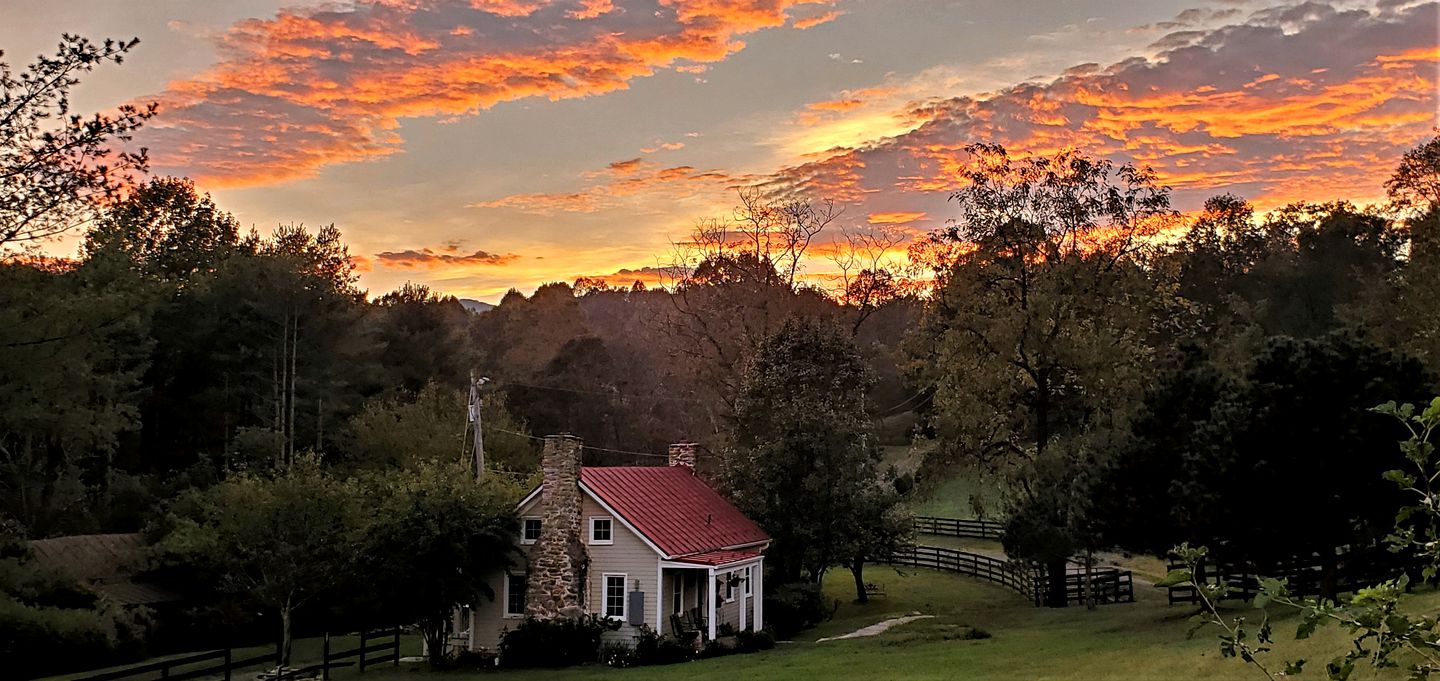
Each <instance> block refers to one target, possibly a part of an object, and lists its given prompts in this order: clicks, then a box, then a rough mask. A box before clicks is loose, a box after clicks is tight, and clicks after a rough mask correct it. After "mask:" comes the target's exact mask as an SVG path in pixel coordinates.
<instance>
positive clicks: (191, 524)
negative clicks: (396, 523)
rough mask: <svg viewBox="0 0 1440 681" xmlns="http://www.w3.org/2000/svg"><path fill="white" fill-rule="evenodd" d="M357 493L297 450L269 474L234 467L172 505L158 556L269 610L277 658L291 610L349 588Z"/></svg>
mask: <svg viewBox="0 0 1440 681" xmlns="http://www.w3.org/2000/svg"><path fill="white" fill-rule="evenodd" d="M360 517H361V496H360V494H359V492H358V490H357V489H356V486H355V484H354V483H353V482H352V481H348V480H340V479H337V478H335V477H334V476H332V475H330V474H329V473H327V472H326V471H325V470H323V469H322V468H321V466H320V462H319V461H318V459H316V458H315V457H311V456H300V457H297V458H296V460H295V462H294V464H293V465H292V466H291V467H290V468H288V469H286V470H283V471H279V472H278V473H277V474H276V475H275V476H274V477H272V478H266V477H262V476H260V475H257V474H254V473H243V472H242V473H238V474H235V475H233V476H231V477H230V478H228V479H227V480H225V481H224V482H222V483H220V484H218V485H216V486H214V487H211V488H209V489H207V490H203V491H201V490H191V491H188V492H186V493H184V494H183V495H182V496H181V497H180V498H179V499H178V500H177V501H176V502H175V504H174V505H173V506H172V508H171V509H170V513H169V515H168V517H167V518H166V521H165V524H166V525H167V526H168V527H167V528H166V529H167V530H168V531H167V532H165V534H164V538H163V540H162V541H161V543H160V545H159V551H160V552H161V555H162V560H163V561H164V562H166V563H167V564H172V565H183V566H185V567H186V568H188V569H190V570H197V571H199V572H200V574H202V575H207V576H208V577H207V578H202V580H200V581H201V582H202V583H206V582H208V583H213V584H214V585H216V587H218V589H219V590H220V591H222V592H226V593H232V594H236V595H240V596H243V597H244V598H245V599H246V600H248V601H250V602H252V603H254V604H255V605H258V606H260V607H263V608H265V609H266V610H268V611H270V612H273V613H275V614H276V615H277V616H278V619H279V620H280V622H279V623H280V625H281V642H282V645H283V650H282V654H281V660H282V664H284V663H286V662H288V660H289V653H290V641H291V626H292V615H293V614H294V613H295V612H296V611H298V610H302V609H304V608H306V606H309V605H311V604H312V603H313V602H315V601H316V600H318V599H322V598H324V597H326V596H327V595H335V594H337V593H339V592H341V591H342V590H343V589H344V588H346V587H347V586H349V585H350V584H351V583H352V582H351V579H352V577H353V576H354V575H355V570H356V569H357V568H358V567H359V561H358V560H357V559H358V558H359V555H360V553H359V550H358V549H359V547H360V545H361V540H362V530H363V528H362V526H361V523H360V522H359V520H358V519H359V518H360Z"/></svg>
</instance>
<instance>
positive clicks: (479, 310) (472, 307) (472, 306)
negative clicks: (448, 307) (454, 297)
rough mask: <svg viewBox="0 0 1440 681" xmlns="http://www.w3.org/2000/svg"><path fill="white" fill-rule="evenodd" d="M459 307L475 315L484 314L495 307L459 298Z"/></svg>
mask: <svg viewBox="0 0 1440 681" xmlns="http://www.w3.org/2000/svg"><path fill="white" fill-rule="evenodd" d="M460 305H461V307H464V308H465V309H467V310H469V311H471V312H474V313H475V314H485V313H486V312H489V311H491V310H493V309H495V306H494V305H491V304H490V303H486V302H482V301H479V300H471V299H469V298H461V299H460Z"/></svg>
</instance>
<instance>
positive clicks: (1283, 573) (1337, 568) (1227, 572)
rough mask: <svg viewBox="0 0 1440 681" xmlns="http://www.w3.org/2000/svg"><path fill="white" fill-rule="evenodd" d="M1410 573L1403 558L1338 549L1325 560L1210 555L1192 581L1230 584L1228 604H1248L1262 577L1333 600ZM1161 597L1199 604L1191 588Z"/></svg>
mask: <svg viewBox="0 0 1440 681" xmlns="http://www.w3.org/2000/svg"><path fill="white" fill-rule="evenodd" d="M1166 567H1167V569H1169V570H1179V569H1182V568H1184V567H1185V566H1184V565H1181V564H1179V563H1177V562H1174V561H1171V562H1170V563H1169V564H1168V565H1167V566H1166ZM1411 568H1412V566H1411V565H1410V562H1408V561H1407V560H1406V558H1405V557H1404V556H1400V555H1397V554H1395V553H1392V552H1390V551H1388V550H1387V549H1385V548H1384V547H1382V546H1365V547H1359V548H1356V547H1349V546H1342V547H1339V548H1337V549H1335V550H1334V552H1333V553H1332V554H1330V555H1322V554H1319V553H1312V554H1310V555H1308V556H1292V557H1288V558H1282V559H1277V560H1271V561H1267V562H1264V563H1253V562H1250V563H1242V562H1237V561H1227V560H1225V559H1224V558H1223V556H1222V557H1219V558H1218V559H1217V558H1216V557H1213V556H1212V557H1211V558H1209V559H1207V560H1206V561H1205V562H1203V563H1201V564H1200V569H1199V571H1198V573H1197V574H1196V575H1195V580H1196V581H1197V582H1200V583H1205V584H1216V585H1218V584H1221V583H1224V584H1227V585H1229V587H1230V592H1229V593H1228V594H1227V595H1226V597H1225V598H1226V599H1227V600H1231V599H1234V600H1250V599H1252V598H1254V597H1255V595H1256V594H1257V593H1259V587H1260V578H1261V577H1273V578H1275V579H1284V580H1285V582H1286V588H1287V589H1288V590H1289V591H1290V593H1292V594H1294V595H1297V596H1320V595H1338V594H1344V593H1354V592H1355V591H1357V590H1359V589H1362V588H1365V587H1367V586H1373V585H1375V584H1378V583H1379V582H1383V581H1385V580H1388V579H1394V578H1396V577H1399V576H1400V575H1401V574H1404V573H1405V572H1406V571H1407V569H1411ZM1166 596H1167V598H1168V600H1169V602H1170V605H1175V604H1177V603H1181V604H1188V605H1194V604H1198V603H1199V602H1200V595H1199V594H1198V593H1196V591H1195V587H1192V586H1171V587H1166Z"/></svg>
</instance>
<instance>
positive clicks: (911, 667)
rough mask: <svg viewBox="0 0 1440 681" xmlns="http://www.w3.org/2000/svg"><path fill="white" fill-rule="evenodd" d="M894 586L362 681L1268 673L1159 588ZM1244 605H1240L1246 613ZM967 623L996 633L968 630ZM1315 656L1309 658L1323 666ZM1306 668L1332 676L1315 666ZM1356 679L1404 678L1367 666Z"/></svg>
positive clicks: (1424, 600) (917, 581) (951, 582)
mask: <svg viewBox="0 0 1440 681" xmlns="http://www.w3.org/2000/svg"><path fill="white" fill-rule="evenodd" d="M867 575H868V577H869V579H870V580H873V581H878V582H883V583H884V584H885V586H886V590H887V591H888V594H889V595H888V596H887V597H885V598H882V599H876V600H875V601H873V602H871V603H870V604H868V605H863V606H861V605H855V604H853V603H851V602H850V599H851V598H853V596H854V594H853V592H851V591H849V590H848V588H849V587H850V584H851V583H850V581H849V574H848V573H845V572H842V571H835V572H832V573H831V575H830V578H829V579H827V581H826V585H825V586H826V591H827V594H828V595H829V596H830V597H831V598H834V599H837V600H840V601H841V605H840V608H839V611H838V612H837V614H836V617H835V619H833V620H832V621H829V622H826V623H825V624H823V625H822V626H820V627H818V628H816V629H814V630H812V631H809V632H806V633H805V634H804V635H803V636H801V637H800V639H799V640H797V641H795V642H790V643H781V644H780V646H779V647H778V648H776V649H775V650H772V651H768V652H764V653H757V654H753V655H738V656H731V657H724V658H718V659H711V660H702V661H697V662H690V663H685V664H681V665H669V666H658V667H640V668H636V669H610V668H606V667H602V666H598V665H592V666H587V667H579V668H572V669H562V670H529V671H487V672H446V673H431V672H426V671H423V670H422V669H420V668H419V667H418V666H402V667H401V668H400V669H397V670H388V669H387V670H378V671H375V672H367V673H366V674H365V675H364V676H363V677H360V678H363V679H365V680H366V681H402V680H403V679H409V680H412V681H422V680H423V679H431V680H432V681H472V680H473V681H481V680H483V679H493V680H495V681H502V680H514V681H522V680H523V681H548V680H549V679H557V680H559V681H566V680H571V679H574V680H580V679H607V680H612V681H650V680H652V679H682V678H683V679H687V680H693V681H705V680H710V679H713V680H715V681H731V680H733V679H747V680H748V679H801V680H804V679H814V680H817V681H822V680H823V681H834V680H835V679H994V680H997V681H998V680H1002V679H1003V680H1006V681H1010V680H1013V679H1074V680H1076V681H1080V680H1084V679H1133V680H1137V681H1138V680H1142V679H1143V680H1145V681H1151V680H1155V679H1261V680H1263V678H1264V677H1263V676H1261V675H1260V674H1259V673H1258V672H1256V671H1255V670H1254V669H1250V668H1247V667H1246V666H1245V665H1244V664H1242V663H1240V662H1238V661H1236V660H1227V659H1222V658H1221V657H1220V655H1219V653H1218V652H1217V649H1216V646H1215V640H1214V638H1213V635H1212V634H1211V633H1208V632H1207V633H1204V634H1201V635H1198V636H1197V637H1196V638H1195V639H1194V640H1187V639H1186V635H1185V633H1186V630H1187V628H1188V626H1189V625H1188V622H1187V619H1188V617H1189V616H1190V614H1191V612H1192V611H1191V610H1189V609H1187V608H1185V607H1183V606H1174V607H1170V606H1166V605H1165V598H1164V594H1163V593H1162V592H1159V591H1158V590H1155V589H1151V588H1145V587H1137V592H1139V593H1137V596H1138V598H1139V602H1137V603H1133V604H1123V605H1109V606H1103V607H1101V608H1099V609H1097V610H1094V611H1086V610H1084V609H1083V608H1068V609H1058V610H1050V609H1040V608H1035V607H1032V606H1031V605H1029V604H1028V603H1027V602H1025V601H1024V600H1023V599H1021V598H1020V597H1018V596H1016V595H1015V594H1013V593H1011V592H1009V591H1007V590H1005V589H1002V588H1000V587H998V586H993V585H990V584H988V583H985V582H980V581H977V580H973V579H969V578H965V577H958V576H954V575H950V574H946V573H939V572H933V571H929V570H905V571H904V572H897V571H896V570H893V569H888V568H875V569H871V570H869V571H867ZM1410 605H1411V607H1416V608H1426V609H1436V608H1440V594H1433V593H1427V594H1424V595H1420V596H1417V597H1414V598H1413V599H1412V600H1411V601H1410ZM912 612H920V613H923V614H933V615H936V616H937V617H936V618H935V619H929V620H921V621H918V622H912V623H910V624H906V625H902V626H899V627H896V628H893V629H891V630H890V631H888V632H886V633H884V634H881V635H879V636H876V637H872V638H863V639H853V640H846V641H828V642H824V643H815V642H814V641H815V639H817V638H819V637H822V636H834V635H837V634H842V633H846V632H849V631H853V630H855V629H858V628H860V627H862V626H865V625H868V624H873V623H875V622H878V621H881V620H884V619H887V618H890V617H894V616H900V615H905V614H909V613H912ZM1242 614H1243V613H1242ZM967 627H979V628H981V629H984V630H985V631H988V632H989V633H990V634H992V635H993V638H990V639H987V640H962V639H960V638H959V635H960V633H961V632H963V631H964V630H965V628H967ZM1293 632H1294V629H1293V625H1292V624H1291V623H1290V622H1288V621H1282V622H1281V623H1280V624H1278V625H1277V626H1276V634H1277V637H1279V638H1281V639H1282V640H1281V641H1280V642H1279V644H1278V649H1279V651H1280V654H1283V655H1285V656H1300V657H1314V656H1316V655H1323V654H1329V653H1333V652H1334V651H1339V650H1343V649H1344V647H1345V645H1346V640H1345V639H1344V638H1343V636H1342V635H1341V633H1340V632H1338V631H1336V630H1333V629H1327V630H1322V631H1321V632H1320V633H1319V634H1317V635H1316V636H1315V637H1314V638H1312V639H1310V640H1308V641H1291V640H1288V639H1289V638H1291V637H1293ZM1316 662H1319V660H1313V661H1312V662H1311V664H1312V665H1315V664H1316ZM1300 678H1324V675H1323V672H1321V671H1320V670H1318V669H1312V670H1311V671H1308V672H1306V673H1305V674H1304V675H1303V676H1302V677H1300ZM1352 678H1361V679H1364V678H1387V679H1388V678H1395V679H1400V678H1404V674H1402V673H1399V672H1396V671H1394V670H1390V671H1389V672H1388V673H1387V674H1386V675H1384V676H1377V675H1376V674H1375V673H1374V672H1373V671H1372V670H1370V669H1368V668H1366V669H1363V670H1360V671H1359V672H1357V674H1356V675H1355V676H1354V677H1352Z"/></svg>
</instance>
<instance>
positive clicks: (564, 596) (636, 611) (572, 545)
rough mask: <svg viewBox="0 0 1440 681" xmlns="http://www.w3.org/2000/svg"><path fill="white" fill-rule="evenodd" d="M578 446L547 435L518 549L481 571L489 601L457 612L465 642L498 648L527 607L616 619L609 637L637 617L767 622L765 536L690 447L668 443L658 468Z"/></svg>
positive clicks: (535, 612) (671, 628) (655, 622)
mask: <svg viewBox="0 0 1440 681" xmlns="http://www.w3.org/2000/svg"><path fill="white" fill-rule="evenodd" d="M581 447H582V445H581V441H580V440H579V438H576V437H573V436H570V435H556V436H550V437H547V438H545V450H544V454H543V457H542V462H541V464H542V467H543V469H544V474H543V478H542V483H541V485H540V487H538V488H537V489H536V490H535V491H534V492H531V493H530V494H529V495H528V496H526V497H525V499H524V500H522V501H521V502H520V505H519V514H520V517H521V518H522V521H521V526H522V527H521V531H520V535H519V536H517V537H516V538H515V542H516V544H517V545H518V546H519V548H520V549H521V552H522V554H523V555H524V558H523V560H521V561H519V564H517V565H515V566H513V567H511V568H510V569H509V570H507V571H505V572H503V573H496V574H493V575H490V580H489V582H488V583H489V584H490V585H491V586H493V587H495V599H494V600H493V601H491V602H486V603H481V604H479V605H477V606H475V607H473V608H472V609H470V611H469V612H468V613H466V614H464V615H463V617H465V618H466V619H468V622H461V623H460V626H459V627H457V629H459V630H462V631H463V630H465V629H467V628H468V632H466V633H465V634H464V637H465V639H466V640H465V643H466V644H468V646H469V648H470V649H472V650H474V649H478V648H487V649H491V650H494V649H497V648H498V646H499V643H500V637H501V635H502V633H503V632H504V631H505V630H506V629H508V628H510V627H513V626H515V625H516V624H518V623H519V622H520V620H521V619H523V618H524V617H525V616H527V615H529V616H533V617H538V618H550V617H557V616H567V615H578V614H588V613H593V614H598V615H601V616H604V617H609V618H612V619H615V620H617V621H618V622H620V623H621V625H620V628H619V630H618V631H617V632H615V633H613V634H607V636H608V637H620V638H632V637H634V636H636V635H638V633H639V631H640V629H639V627H640V626H641V625H645V626H648V627H650V628H651V629H652V630H654V631H657V632H659V633H661V634H671V635H678V634H680V633H682V632H677V631H675V625H676V624H677V623H680V622H686V623H688V625H690V626H693V625H694V624H697V623H699V624H701V628H700V630H699V631H700V633H701V634H702V635H704V636H706V637H708V638H710V639H714V638H715V636H716V633H717V631H718V630H719V629H720V628H721V627H723V626H724V625H726V624H729V625H731V626H733V627H734V628H735V629H736V630H737V631H738V630H744V629H757V630H758V629H760V628H761V627H763V626H764V609H763V603H762V598H761V594H762V586H763V580H764V576H763V573H764V570H763V568H764V564H765V553H764V552H765V549H766V548H767V547H768V546H769V545H770V537H769V536H768V535H766V534H765V532H764V531H762V530H761V529H760V528H759V526H757V525H756V524H755V523H754V522H753V521H751V520H750V519H749V518H747V517H746V516H745V514H743V513H741V512H740V510H739V509H737V508H735V506H733V505H732V504H731V503H730V502H729V501H727V500H726V499H725V498H724V497H722V496H720V494H719V493H718V492H716V491H715V490H714V489H713V488H712V487H710V485H708V484H706V483H705V481H704V480H703V479H701V478H700V477H699V476H698V475H696V473H695V460H696V446H695V445H694V444H688V443H686V444H677V445H671V446H670V449H669V455H668V457H667V458H668V464H669V465H667V466H616V467H582V466H581V465H580V451H581ZM672 615H690V617H688V619H687V618H685V617H672ZM693 615H699V617H695V616H693ZM467 624H468V627H467V626H466V625H467ZM687 628H688V627H686V626H683V625H682V630H684V629H687Z"/></svg>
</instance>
